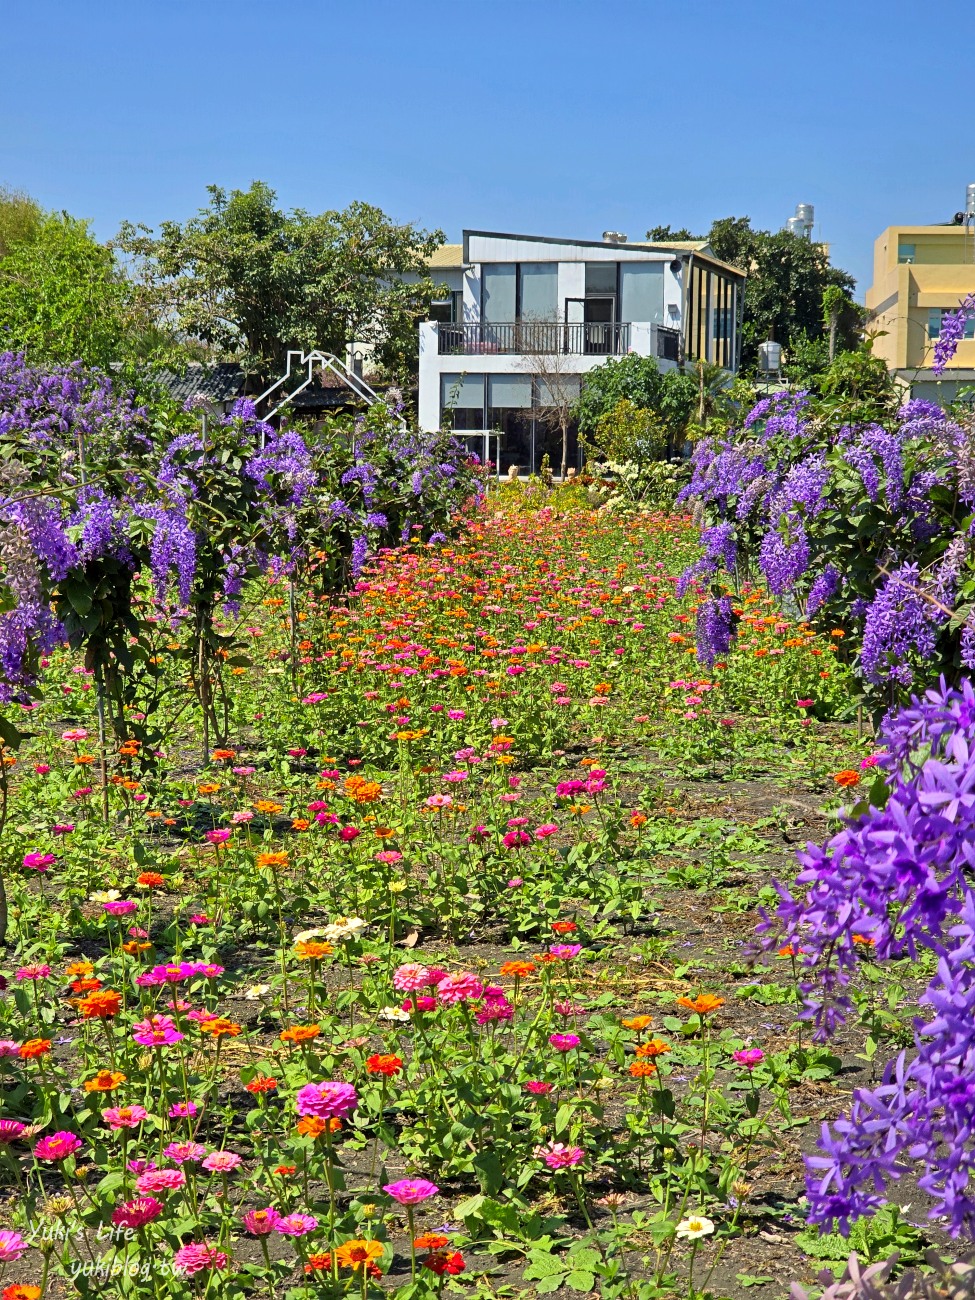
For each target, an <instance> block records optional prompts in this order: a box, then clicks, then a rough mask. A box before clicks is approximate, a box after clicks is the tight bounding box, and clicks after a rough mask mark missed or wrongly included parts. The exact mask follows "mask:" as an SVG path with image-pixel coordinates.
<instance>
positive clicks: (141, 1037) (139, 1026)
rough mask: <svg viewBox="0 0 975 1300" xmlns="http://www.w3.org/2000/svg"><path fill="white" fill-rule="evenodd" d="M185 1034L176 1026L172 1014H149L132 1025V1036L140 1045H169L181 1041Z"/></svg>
mask: <svg viewBox="0 0 975 1300" xmlns="http://www.w3.org/2000/svg"><path fill="white" fill-rule="evenodd" d="M184 1037H185V1034H181V1033H180V1032H179V1030H178V1029H177V1028H176V1021H175V1020H174V1019H173V1018H172V1016H149V1017H148V1019H146V1020H138V1021H136V1023H135V1024H134V1025H133V1027H132V1038H133V1040H134V1041H135V1042H137V1043H138V1044H139V1046H140V1047H171V1046H172V1045H173V1044H174V1043H180V1042H182V1041H183V1039H184Z"/></svg>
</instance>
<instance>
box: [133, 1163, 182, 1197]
mask: <svg viewBox="0 0 975 1300" xmlns="http://www.w3.org/2000/svg"><path fill="white" fill-rule="evenodd" d="M185 1186H186V1175H185V1174H184V1173H183V1171H182V1169H147V1170H146V1172H145V1173H144V1174H140V1175H139V1177H138V1178H137V1179H136V1180H135V1190H136V1191H137V1192H138V1193H139V1195H140V1196H145V1195H146V1193H149V1194H150V1195H151V1194H152V1193H154V1192H175V1191H176V1190H177V1189H178V1188H180V1187H185Z"/></svg>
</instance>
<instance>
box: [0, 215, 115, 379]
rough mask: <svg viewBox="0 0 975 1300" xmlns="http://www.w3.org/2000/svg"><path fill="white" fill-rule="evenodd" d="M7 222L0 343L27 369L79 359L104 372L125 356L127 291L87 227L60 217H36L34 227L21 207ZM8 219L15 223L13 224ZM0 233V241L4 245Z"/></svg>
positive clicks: (0, 266) (0, 271)
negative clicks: (10, 235) (14, 233)
mask: <svg viewBox="0 0 975 1300" xmlns="http://www.w3.org/2000/svg"><path fill="white" fill-rule="evenodd" d="M0 213H2V217H3V218H4V219H6V218H7V217H8V216H9V217H10V226H9V229H10V230H19V231H21V233H22V234H23V235H24V236H25V237H23V238H15V239H14V240H13V242H12V243H11V244H10V246H9V250H8V251H7V253H6V255H5V256H3V257H2V259H0V337H2V338H3V340H4V346H5V347H7V348H11V349H13V350H14V351H17V352H21V351H22V352H25V353H26V354H27V358H28V360H29V361H30V363H31V364H36V363H40V362H67V361H74V360H76V359H78V358H80V359H81V360H83V361H86V362H88V363H90V364H94V365H100V366H107V365H108V364H109V363H110V362H112V361H116V360H118V359H119V357H120V355H121V353H122V352H123V351H124V350H125V335H126V315H127V309H128V301H129V290H128V286H127V285H126V283H125V281H124V280H123V279H122V277H121V276H120V275H119V273H118V271H117V269H116V267H115V265H114V262H113V259H112V254H111V252H110V251H109V250H108V249H107V248H105V247H104V246H103V245H101V244H99V243H98V242H97V241H96V240H95V239H93V238H92V235H91V234H90V232H89V229H88V223H87V222H85V221H78V220H76V219H75V218H74V217H69V216H68V215H67V213H62V214H60V215H54V214H52V215H49V216H45V217H42V218H40V220H39V222H38V223H37V225H36V227H33V226H31V224H30V220H29V217H30V214H29V212H25V210H24V209H23V207H22V206H17V207H16V210H8V209H7V208H6V206H5V205H0ZM15 218H17V221H16V222H15V220H14V219H15ZM5 237H7V236H6V234H5V231H4V229H3V226H0V241H3V240H4V239H5Z"/></svg>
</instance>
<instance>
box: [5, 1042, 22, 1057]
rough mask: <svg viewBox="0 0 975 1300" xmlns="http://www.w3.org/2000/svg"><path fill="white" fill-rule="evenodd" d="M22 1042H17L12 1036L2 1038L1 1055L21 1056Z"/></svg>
mask: <svg viewBox="0 0 975 1300" xmlns="http://www.w3.org/2000/svg"><path fill="white" fill-rule="evenodd" d="M19 1055H20V1044H19V1043H15V1042H14V1040H13V1039H12V1038H0V1057H2V1056H19Z"/></svg>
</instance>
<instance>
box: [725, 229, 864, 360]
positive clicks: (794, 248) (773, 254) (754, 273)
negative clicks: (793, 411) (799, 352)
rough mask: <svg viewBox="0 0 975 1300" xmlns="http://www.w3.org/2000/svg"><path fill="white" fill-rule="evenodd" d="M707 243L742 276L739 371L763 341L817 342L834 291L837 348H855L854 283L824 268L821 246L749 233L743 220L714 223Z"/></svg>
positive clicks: (827, 265)
mask: <svg viewBox="0 0 975 1300" xmlns="http://www.w3.org/2000/svg"><path fill="white" fill-rule="evenodd" d="M708 243H709V244H710V246H711V249H712V251H713V252H714V255H715V257H719V258H720V259H721V260H722V261H724V262H730V263H731V264H732V265H733V266H740V267H742V268H743V269H744V270H746V271H747V272H748V279H747V280H746V281H745V309H744V337H743V349H742V364H743V365H744V366H745V367H748V366H751V365H754V364H755V362H756V360H757V357H758V345H759V343H761V342H762V341H763V340H764V339H769V338H774V339H776V340H777V341H778V342H779V343H781V344H782V345H783V347H785V348H787V349H790V350H791V348H792V345H793V340H794V339H797V338H799V337H801V336H804V337H805V338H806V339H817V338H821V337H823V335H824V333H825V332H826V329H827V328H828V325H827V324H824V295H825V294H826V292H827V290H828V289H837V290H839V291H840V293H841V294H842V295H843V300H844V305H843V306H842V307H841V308H840V309H839V316H838V320H837V344H838V346H839V347H840V348H841V349H848V348H852V347H855V346H856V344H857V341H858V338H859V329H860V323H861V314H860V311H859V309H858V308H857V307H856V305H855V304H854V303H853V302H851V301H850V299H849V295H850V294H851V293H852V292H853V289H854V285H855V281H854V280H853V277H852V276H850V275H848V274H847V273H846V272H845V271H841V270H840V269H839V267H835V266H831V265H830V261H829V254H828V252H827V249H826V247H825V245H823V244H817V243H813V242H812V241H810V240H808V239H803V238H802V237H800V236H798V235H793V234H791V233H790V232H789V231H787V230H779V231H775V232H774V233H773V232H772V231H768V230H755V229H754V228H753V226H752V224H751V221H750V219H749V218H748V217H724V218H722V219H720V220H718V221H715V222H714V224H713V225H712V227H711V231H710V234H709V235H708ZM830 302H831V303H833V302H834V299H832V298H831V299H830Z"/></svg>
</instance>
